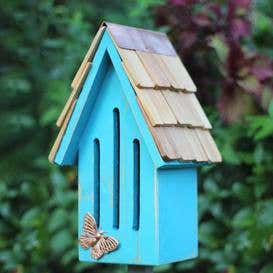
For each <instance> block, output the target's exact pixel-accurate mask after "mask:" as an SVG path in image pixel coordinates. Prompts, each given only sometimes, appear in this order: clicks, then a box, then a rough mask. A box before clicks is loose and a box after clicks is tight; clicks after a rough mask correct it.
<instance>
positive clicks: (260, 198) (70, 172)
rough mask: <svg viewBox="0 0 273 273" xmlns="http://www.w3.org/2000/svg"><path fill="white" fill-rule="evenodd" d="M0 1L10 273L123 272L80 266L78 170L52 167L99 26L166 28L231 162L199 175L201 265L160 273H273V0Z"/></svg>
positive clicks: (0, 169) (0, 231) (2, 180)
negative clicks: (76, 80) (60, 119)
mask: <svg viewBox="0 0 273 273" xmlns="http://www.w3.org/2000/svg"><path fill="white" fill-rule="evenodd" d="M0 4H1V8H0V22H1V24H0V38H1V43H0V50H1V51H0V56H1V64H0V88H1V99H0V109H1V115H0V140H1V141H0V156H1V161H0V174H1V175H0V272H1V273H2V272H3V273H5V272H9V273H38V272H39V273H86V272H112V273H125V267H124V266H111V265H96V264H86V263H80V262H78V260H77V255H78V254H77V244H78V243H77V233H76V229H77V177H76V171H75V170H74V169H71V168H69V169H61V168H57V167H55V166H53V165H50V164H49V163H48V161H47V156H48V152H49V149H50V146H51V144H52V142H53V140H54V138H55V136H56V134H57V128H56V126H55V121H56V119H57V116H58V114H59V112H60V111H61V109H62V107H63V105H64V103H65V100H66V98H67V96H68V95H69V92H70V82H71V80H72V78H73V76H74V73H75V72H76V70H77V68H78V66H79V64H80V63H81V59H82V58H83V56H84V54H85V52H86V50H87V48H88V46H89V44H90V41H91V39H92V38H93V36H94V34H95V32H96V30H97V28H98V26H99V24H100V22H101V20H102V19H105V20H109V21H113V22H117V23H123V24H128V25H133V26H139V27H144V28H150V29H156V30H161V31H166V32H167V33H168V35H169V37H170V39H171V40H172V41H173V42H174V44H175V46H176V49H177V51H178V52H179V54H180V56H181V58H182V60H183V62H184V64H185V65H186V67H187V68H188V70H189V71H190V74H191V75H192V78H193V79H194V81H195V83H196V84H197V87H198V93H197V95H198V98H199V99H200V100H201V102H202V104H203V105H204V106H205V110H206V113H207V114H208V116H209V118H210V120H211V123H212V124H213V126H214V130H213V134H214V137H215V139H216V141H217V143H218V146H219V148H220V151H221V153H222V155H223V160H224V162H223V163H222V164H218V165H216V166H209V167H203V168H202V169H201V170H200V173H199V242H200V253H199V258H198V259H195V260H192V261H186V262H181V263H176V264H173V265H166V266H161V267H156V268H155V272H170V273H171V272H187V273H201V272H202V273H272V272H273V101H272V97H273V80H272V78H273V68H272V59H273V28H272V23H273V21H272V18H273V2H272V1H271V0H263V1H262V0H261V1H253V2H252V1H250V0H227V1H221V0H218V1H194V0H170V1H168V2H165V1H162V0H135V1H133V0H130V1H118V0H104V1H103V0H100V1H97V0H92V1H84V0H79V1H65V0H56V1H53V0H42V1H35V0H24V1H20V0H10V1H5V0H0ZM166 251H167V250H166Z"/></svg>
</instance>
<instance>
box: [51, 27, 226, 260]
mask: <svg viewBox="0 0 273 273" xmlns="http://www.w3.org/2000/svg"><path fill="white" fill-rule="evenodd" d="M71 87H72V92H71V95H70V97H69V98H68V100H67V102H66V104H65V107H64V109H63V111H62V113H61V115H60V116H59V119H58V121H57V125H58V126H59V127H60V131H59V134H58V137H57V139H56V141H55V143H54V145H53V147H52V150H51V152H50V155H49V159H50V161H51V162H54V163H56V164H58V165H61V166H63V165H69V166H72V165H73V166H77V167H78V179H79V235H80V234H81V232H82V227H83V221H84V216H85V215H86V213H91V214H92V215H93V216H94V218H95V219H96V222H97V225H98V226H99V228H100V229H102V230H104V231H106V232H107V234H109V235H111V236H114V237H115V238H117V239H118V240H119V242H120V246H119V248H118V249H117V250H116V251H113V252H111V253H109V254H107V255H104V256H103V257H102V258H101V259H100V260H99V262H105V263H125V264H142V265H158V264H165V263H170V262H175V261H181V260H185V259H190V258H194V257H196V256H197V254H198V226H197V167H198V165H200V164H204V163H210V162H220V161H221V156H220V154H219V152H218V149H217V147H216V145H215V143H214V140H213V139H212V137H211V135H210V129H211V125H210V122H209V121H208V119H207V117H206V115H205V113H204V112H203V110H202V108H201V106H200V104H199V102H198V100H197V98H196V95H195V91H196V87H195V85H194V83H193V81H192V79H191V78H190V76H189V74H188V72H187V70H186V69H185V67H184V65H183V64H182V62H181V60H180V59H179V57H178V56H177V54H176V52H175V50H174V48H173V46H172V44H171V43H170V41H169V40H168V38H167V36H166V35H165V34H164V33H160V32H154V31H149V30H143V29H137V28H132V27H127V26H121V25H117V24H112V23H103V24H102V25H101V27H100V29H99V31H98V33H97V34H96V36H95V38H94V40H93V42H92V44H91V46H90V48H89V50H88V52H87V54H86V56H85V58H84V60H83V62H82V64H81V66H80V68H79V70H78V72H77V73H76V75H75V78H74V80H73V82H72V84H71ZM79 258H80V260H81V261H94V260H93V259H92V258H91V256H90V251H88V250H84V249H83V248H81V247H80V246H79Z"/></svg>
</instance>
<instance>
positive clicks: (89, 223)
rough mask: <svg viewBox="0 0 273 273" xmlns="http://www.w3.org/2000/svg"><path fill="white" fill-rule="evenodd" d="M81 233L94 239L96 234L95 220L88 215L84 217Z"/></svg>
mask: <svg viewBox="0 0 273 273" xmlns="http://www.w3.org/2000/svg"><path fill="white" fill-rule="evenodd" d="M83 232H84V234H86V235H89V236H92V237H95V236H96V235H97V233H98V229H97V224H96V220H95V219H94V217H93V216H92V215H91V214H90V213H87V214H86V215H85V217H84V225H83Z"/></svg>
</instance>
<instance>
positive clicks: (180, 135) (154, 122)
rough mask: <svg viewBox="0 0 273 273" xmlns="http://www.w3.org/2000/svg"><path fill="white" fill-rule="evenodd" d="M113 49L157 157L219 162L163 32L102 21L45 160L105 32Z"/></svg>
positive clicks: (187, 80)
mask: <svg viewBox="0 0 273 273" xmlns="http://www.w3.org/2000/svg"><path fill="white" fill-rule="evenodd" d="M105 30H106V31H107V33H105V34H107V35H110V37H111V38H110V40H112V41H111V44H114V46H115V47H116V49H117V51H118V54H119V57H120V61H121V65H122V67H123V68H124V71H125V73H126V75H127V77H128V79H129V80H130V83H131V85H132V87H133V90H134V92H135V95H136V100H137V102H138V104H139V107H140V108H141V110H142V113H143V116H144V118H145V120H146V122H147V125H148V127H149V129H150V132H151V134H152V136H153V139H154V141H155V143H156V145H157V148H158V150H159V152H160V155H161V157H162V158H163V159H164V160H166V161H168V160H180V161H193V162H220V161H221V160H222V159H221V155H220V153H219V151H218V149H217V146H216V144H215V142H214V140H213V138H212V136H211V134H210V129H211V128H212V127H211V124H210V122H209V120H208V119H207V117H206V114H205V113H204V111H203V109H202V107H201V105H200V103H199V101H198V99H197V97H196V96H195V91H196V86H195V84H194V82H193V80H192V79H191V77H190V75H189V73H188V72H187V70H186V68H185V67H184V65H183V63H182V61H181V60H180V58H179V56H178V55H177V54H176V52H175V49H174V48H173V46H172V44H171V42H170V41H169V39H168V37H167V35H166V34H165V33H161V32H156V31H150V30H145V29H140V28H134V27H128V26H123V25H118V24H113V23H108V22H103V23H102V24H101V26H100V28H99V31H98V32H97V34H96V35H95V37H94V39H93V41H92V43H91V46H90V48H89V49H88V51H87V53H86V55H85V57H84V59H83V62H82V64H81V65H80V67H79V69H78V71H77V73H76V75H75V77H74V79H73V81H72V83H71V87H72V92H71V95H70V97H69V98H68V100H67V102H66V104H65V106H64V108H63V111H62V112H61V114H60V116H59V118H58V120H57V125H58V126H59V127H61V128H60V131H59V135H58V137H57V139H56V141H55V143H54V145H53V147H52V150H51V152H50V155H49V160H50V161H54V158H55V155H56V153H57V151H58V148H59V146H60V143H61V141H62V138H63V136H64V134H65V131H66V128H67V125H68V123H69V120H70V118H71V115H72V113H73V109H74V107H75V105H76V103H77V102H76V101H77V98H78V97H79V96H80V92H81V89H82V86H83V83H84V81H85V78H86V76H87V74H88V72H89V70H90V69H92V61H93V57H94V55H95V53H96V50H97V47H98V45H99V43H100V41H101V38H102V36H103V34H104V32H105Z"/></svg>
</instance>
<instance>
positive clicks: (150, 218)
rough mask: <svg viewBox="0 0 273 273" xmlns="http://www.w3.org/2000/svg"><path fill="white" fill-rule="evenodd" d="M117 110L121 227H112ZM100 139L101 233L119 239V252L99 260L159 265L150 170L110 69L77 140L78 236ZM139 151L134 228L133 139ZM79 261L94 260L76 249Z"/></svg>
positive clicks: (91, 204) (91, 207) (87, 205)
mask: <svg viewBox="0 0 273 273" xmlns="http://www.w3.org/2000/svg"><path fill="white" fill-rule="evenodd" d="M115 107H117V108H118V109H119V111H120V225H119V229H116V228H114V227H113V181H114V179H113V169H114V162H113V154H114V153H113V109H114V108H115ZM96 138H98V139H99V141H100V151H101V156H100V161H101V167H100V173H101V175H100V177H101V181H100V183H101V184H100V200H101V204H100V229H102V230H104V231H107V233H108V234H109V235H112V236H114V237H116V238H117V239H118V240H119V241H120V243H121V244H120V248H119V250H117V251H115V252H112V253H110V254H108V255H105V256H104V257H103V258H102V259H101V260H99V262H109V263H130V264H134V263H137V264H138V263H144V264H145V263H146V264H153V263H155V262H156V261H157V258H156V255H157V254H158V250H157V249H155V247H156V243H155V242H156V239H157V238H156V234H155V226H156V222H155V221H156V218H155V215H156V213H155V207H154V203H155V201H154V199H155V198H156V196H155V195H154V183H156V181H154V171H153V170H154V166H153V162H152V160H151V158H150V156H149V153H148V151H147V147H146V145H145V141H144V139H143V137H142V135H141V133H140V131H139V129H138V127H137V123H136V120H135V119H134V117H133V115H132V112H131V110H130V107H129V105H128V103H127V102H126V99H125V96H124V94H123V91H122V87H121V84H120V82H119V79H118V77H117V75H116V72H115V70H114V69H113V67H112V66H111V65H109V67H108V70H107V72H106V76H105V79H104V82H103V84H102V86H101V91H100V92H99V94H98V96H97V98H96V103H95V105H94V109H93V111H92V113H91V115H90V117H89V120H88V122H87V126H86V128H85V130H84V132H83V135H82V137H81V139H80V148H79V184H80V196H79V216H80V217H79V233H81V232H82V226H83V218H84V215H85V213H87V212H91V213H93V212H94V202H93V200H94V190H93V189H94V176H93V173H94V164H93V163H94V158H93V157H94V151H93V149H94V145H93V140H94V139H96ZM135 138H137V139H139V141H140V147H141V160H140V161H141V174H140V175H141V185H140V191H141V194H140V196H141V200H140V202H141V206H140V215H141V217H140V228H139V230H138V231H135V230H134V229H133V210H134V208H133V183H134V179H133V140H134V139H135ZM79 254H80V260H82V261H92V259H91V258H90V253H89V251H88V250H84V249H82V248H81V247H80V248H79Z"/></svg>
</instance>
